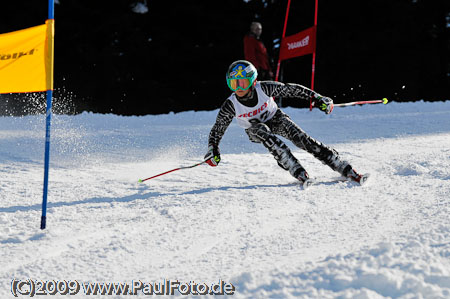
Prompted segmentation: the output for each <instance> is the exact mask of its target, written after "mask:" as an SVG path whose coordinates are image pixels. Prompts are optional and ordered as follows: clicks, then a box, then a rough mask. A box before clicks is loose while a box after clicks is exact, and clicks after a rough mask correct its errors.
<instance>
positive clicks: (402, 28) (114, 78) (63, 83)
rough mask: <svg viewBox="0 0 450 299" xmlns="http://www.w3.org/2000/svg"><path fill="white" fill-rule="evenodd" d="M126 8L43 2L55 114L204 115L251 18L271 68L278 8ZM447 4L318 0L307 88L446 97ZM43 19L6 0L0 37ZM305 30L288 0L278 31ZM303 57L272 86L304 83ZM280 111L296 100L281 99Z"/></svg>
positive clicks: (11, 102) (357, 95) (268, 4)
mask: <svg viewBox="0 0 450 299" xmlns="http://www.w3.org/2000/svg"><path fill="white" fill-rule="evenodd" d="M140 1H141V2H144V0H140ZM137 2H138V1H137V0H116V1H105V0H97V1H87V0H59V3H60V4H56V5H55V19H56V37H55V88H56V92H55V103H56V105H55V107H63V108H61V110H58V111H60V112H64V113H79V112H81V111H93V112H101V113H115V114H122V115H143V114H159V113H167V112H170V111H174V112H179V111H185V110H212V109H216V108H218V107H220V105H221V103H222V102H223V101H224V100H225V98H226V97H228V96H229V94H230V91H229V90H228V88H227V85H226V82H225V72H226V70H227V67H228V65H229V64H230V63H231V62H232V61H234V60H237V59H242V58H243V43H242V39H243V36H244V34H245V33H246V32H247V31H248V28H249V25H250V23H251V22H252V21H260V22H261V23H262V25H263V34H262V38H263V40H264V42H265V44H266V47H267V48H268V50H269V52H270V54H271V55H272V57H273V58H274V62H275V63H276V60H277V57H278V53H277V49H276V48H274V46H275V45H274V40H276V39H277V38H280V37H281V33H282V29H283V22H284V16H285V11H286V5H287V0H265V1H263V0H253V1H248V2H246V1H243V0H216V1H211V0H209V1H206V0H204V1H200V0H199V1H194V0H183V1H163V0H160V1H156V0H154V1H152V0H148V1H147V6H148V9H149V11H148V12H147V13H146V14H138V13H135V12H133V11H132V7H133V6H134V5H135V4H136V3H137ZM449 2H450V1H448V0H414V1H413V0H372V1H355V0H350V1H333V0H320V1H319V11H318V13H319V14H318V33H317V34H318V36H317V38H318V40H317V57H316V77H315V90H316V91H318V92H319V93H321V94H323V95H327V96H331V97H333V98H334V100H335V102H336V103H339V102H346V101H353V100H372V99H381V98H383V97H387V98H389V99H390V100H391V101H392V100H394V101H416V100H421V99H423V100H426V101H434V100H447V99H448V98H449V97H448V95H449V93H448V90H449V86H450V84H449V83H450V82H449V73H450V66H449V53H450V51H449V50H450V45H449V35H448V34H449V28H448V23H449V22H450V21H449V19H450V13H449V4H448V3H449ZM46 17H47V1H46V0H39V1H38V0H23V1H7V2H5V3H2V4H1V7H0V33H5V32H10V31H14V30H19V29H23V28H26V27H31V26H36V25H39V24H43V23H44V21H45V19H46ZM313 22H314V0H307V1H306V0H292V2H291V10H290V15H289V21H288V27H287V32H286V35H291V34H294V33H297V32H299V31H301V30H304V29H306V28H308V27H310V26H312V25H313ZM311 60H312V55H308V56H304V57H299V58H294V59H291V60H288V61H286V62H283V63H282V66H283V81H284V82H296V83H300V84H302V85H305V86H310V79H311ZM30 97H31V98H33V99H37V100H35V102H36V101H37V102H41V99H43V96H42V94H38V95H29V96H28V97H27V98H24V96H23V95H2V96H1V97H0V110H2V108H3V110H5V109H8V113H12V114H21V113H22V114H23V113H27V111H28V110H30V107H28V108H27V107H26V106H27V105H28V106H30V105H31V106H33V104H30V101H29V99H30ZM1 102H3V103H1ZM31 102H33V101H31ZM5 103H6V104H5ZM66 103H67V105H66ZM69 104H70V105H69ZM5 105H6V106H5ZM286 105H289V106H294V107H306V106H307V103H306V101H299V100H287V99H285V100H283V106H286ZM5 107H7V108H5ZM24 107H25V108H24ZM31 108H33V107H31ZM27 109H28V110H27ZM58 111H57V112H58ZM28 112H29V111H28ZM0 114H2V113H1V112H0ZM3 114H4V112H3Z"/></svg>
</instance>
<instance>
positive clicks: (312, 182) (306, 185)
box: [302, 173, 370, 190]
mask: <svg viewBox="0 0 450 299" xmlns="http://www.w3.org/2000/svg"><path fill="white" fill-rule="evenodd" d="M369 177H370V174H368V173H366V174H363V175H361V179H360V180H359V182H358V181H355V180H352V179H350V178H346V177H339V178H335V179H331V180H328V181H320V180H319V181H318V180H316V179H314V178H309V179H307V180H306V181H305V182H303V184H302V188H303V190H306V189H308V188H309V187H311V186H313V185H327V184H328V185H330V184H334V183H344V182H350V183H354V184H358V185H360V186H362V185H364V184H365V183H366V182H367V180H368V179H369Z"/></svg>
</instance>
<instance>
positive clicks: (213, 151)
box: [205, 145, 220, 166]
mask: <svg viewBox="0 0 450 299" xmlns="http://www.w3.org/2000/svg"><path fill="white" fill-rule="evenodd" d="M205 160H206V163H208V164H209V165H210V166H217V165H218V164H219V162H220V152H219V148H218V147H217V146H213V145H210V146H209V147H208V152H207V153H206V155H205Z"/></svg>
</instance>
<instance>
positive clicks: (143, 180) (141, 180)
mask: <svg viewBox="0 0 450 299" xmlns="http://www.w3.org/2000/svg"><path fill="white" fill-rule="evenodd" d="M206 161H208V160H205V161H202V162H200V163H197V164H194V165H191V166H185V167H178V168H175V169H172V170H169V171H166V172H163V173H160V174H157V175H154V176H152V177H149V178H146V179H139V183H142V182H145V181H148V180H151V179H154V178H156V177H159V176H162V175H165V174H168V173H171V172H174V171H177V170H180V169H187V168H193V167H196V166H199V165H202V164H203V163H206Z"/></svg>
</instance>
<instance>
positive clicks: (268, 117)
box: [205, 60, 366, 187]
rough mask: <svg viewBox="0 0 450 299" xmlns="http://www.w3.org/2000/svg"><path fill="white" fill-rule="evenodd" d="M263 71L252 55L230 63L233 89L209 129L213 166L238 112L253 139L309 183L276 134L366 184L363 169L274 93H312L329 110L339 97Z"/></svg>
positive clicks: (306, 95) (303, 95)
mask: <svg viewBox="0 0 450 299" xmlns="http://www.w3.org/2000/svg"><path fill="white" fill-rule="evenodd" d="M257 76H258V74H257V71H256V68H255V67H254V66H253V65H252V64H251V63H250V62H248V61H246V60H238V61H235V62H233V63H232V64H231V65H230V67H229V68H228V71H227V74H226V79H227V83H228V87H229V88H230V89H231V90H232V91H233V93H232V94H231V96H230V97H229V98H228V99H227V100H226V101H225V102H224V103H223V104H222V107H221V108H220V111H219V114H218V115H217V119H216V122H215V124H214V126H213V127H212V129H211V132H210V134H209V140H208V152H207V153H206V155H205V160H207V161H206V162H207V163H208V164H209V165H211V166H217V165H218V164H219V162H220V151H219V143H220V140H221V139H222V137H223V135H224V133H225V130H226V129H227V128H228V126H229V125H230V123H231V121H232V120H233V117H235V118H236V120H237V122H238V125H239V126H241V127H243V128H245V132H246V133H247V135H248V137H249V139H250V141H252V142H256V143H262V144H263V145H264V146H265V147H266V148H267V149H268V150H269V152H270V153H271V154H272V155H273V156H274V158H275V160H277V162H278V165H279V166H280V167H281V168H283V169H285V170H288V171H289V173H290V174H291V175H292V176H293V177H294V178H296V179H298V180H299V181H300V182H301V183H302V184H303V186H304V187H307V186H309V184H311V183H312V180H311V179H310V178H309V175H308V173H307V172H306V170H305V169H304V168H303V167H302V165H301V164H300V163H299V161H298V160H297V158H295V157H294V156H293V155H292V153H291V151H290V150H289V148H288V147H287V146H286V144H285V143H284V142H283V141H282V140H280V139H279V138H278V137H277V136H276V135H280V136H282V137H284V138H286V139H288V140H290V141H292V142H293V143H294V144H295V145H296V146H297V147H299V148H301V149H303V150H305V151H307V152H309V153H310V154H312V155H314V157H316V158H317V159H319V160H320V161H322V163H324V164H326V165H328V166H329V167H331V169H333V170H335V171H337V172H339V173H340V174H341V175H342V176H344V177H346V178H348V179H351V180H353V181H355V182H358V183H360V184H362V183H363V182H364V181H365V179H366V176H363V175H360V174H358V173H357V172H356V171H355V170H354V169H353V168H352V166H351V165H350V164H349V163H348V162H347V161H343V160H341V158H340V156H339V154H338V152H337V151H336V150H334V149H332V148H330V147H328V146H326V145H324V144H322V143H320V142H319V141H317V140H315V139H314V138H312V137H310V136H309V135H308V134H306V133H305V132H304V131H303V130H302V129H301V128H300V127H299V126H297V125H296V124H295V123H294V122H293V121H292V120H291V119H290V118H289V116H288V115H287V114H285V113H284V112H283V111H281V110H280V108H278V106H277V104H276V103H275V101H274V99H273V97H285V98H287V97H291V98H292V97H293V98H301V99H310V98H312V99H313V101H314V106H315V107H319V109H320V110H322V111H324V112H325V113H326V114H329V113H331V111H333V100H332V99H330V98H328V97H323V96H321V95H320V94H318V93H316V92H314V91H313V90H310V89H308V88H306V87H304V86H301V85H299V84H291V83H287V84H284V83H281V82H275V81H261V82H258V81H257V80H256V78H257Z"/></svg>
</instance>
